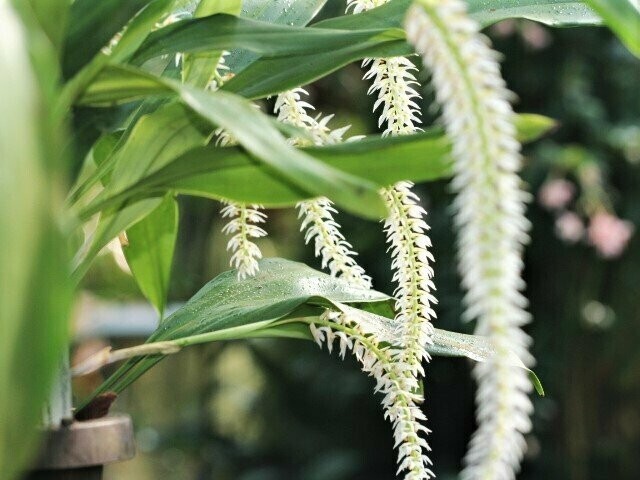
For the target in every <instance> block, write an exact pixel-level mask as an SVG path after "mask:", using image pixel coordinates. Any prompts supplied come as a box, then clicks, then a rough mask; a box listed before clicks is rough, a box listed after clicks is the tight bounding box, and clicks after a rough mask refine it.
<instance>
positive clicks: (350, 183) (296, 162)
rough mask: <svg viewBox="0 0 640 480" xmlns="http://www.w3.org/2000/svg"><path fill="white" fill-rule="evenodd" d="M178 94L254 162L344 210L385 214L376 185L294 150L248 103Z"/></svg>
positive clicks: (375, 215)
mask: <svg viewBox="0 0 640 480" xmlns="http://www.w3.org/2000/svg"><path fill="white" fill-rule="evenodd" d="M179 94H180V97H181V99H182V101H183V102H184V103H185V104H187V105H189V106H190V107H191V108H192V109H193V110H194V111H195V112H197V113H199V114H200V115H202V117H204V118H206V119H208V120H209V121H211V122H212V123H214V124H216V125H219V126H220V127H222V128H224V129H225V130H226V131H227V132H229V133H230V134H231V135H232V136H233V137H234V138H235V139H236V140H237V141H238V143H239V144H240V145H242V146H243V147H244V148H245V149H246V150H247V151H248V152H249V153H251V154H252V155H253V156H254V157H255V158H257V159H259V160H261V161H262V162H263V163H265V164H266V165H269V166H270V167H272V168H273V169H275V170H277V172H278V174H280V175H282V176H283V177H284V178H286V179H287V180H289V181H291V182H292V183H293V184H295V185H297V186H298V187H301V188H303V189H305V190H307V191H309V192H312V193H313V194H315V195H324V196H327V197H329V198H331V199H332V200H333V201H334V202H335V203H336V204H338V205H340V206H341V207H342V208H343V209H344V210H347V211H349V212H351V213H354V214H356V215H360V216H363V217H365V218H371V219H379V218H381V217H384V216H386V207H385V205H384V203H383V201H382V198H381V197H380V195H379V194H378V190H377V186H376V185H375V184H373V183H371V182H368V181H366V180H362V179H360V178H358V177H355V176H353V175H350V174H347V173H345V172H342V171H340V170H337V169H335V168H331V167H328V166H327V165H325V164H324V163H322V162H320V161H319V160H316V159H315V158H313V157H312V156H310V155H308V154H306V153H304V152H302V151H300V150H297V149H295V148H293V147H292V146H290V145H289V144H288V143H287V141H286V139H285V138H284V137H283V136H282V135H281V134H280V132H278V130H277V129H276V128H275V127H274V126H273V125H272V123H271V122H270V121H269V120H268V119H267V117H266V116H265V115H263V114H261V113H260V112H257V111H256V109H255V108H253V106H252V105H251V103H249V102H248V101H246V100H244V99H242V98H240V97H238V96H236V95H233V94H229V93H226V92H213V93H212V94H208V93H207V92H202V91H199V90H195V89H193V88H189V87H187V86H185V87H182V88H181V89H180V91H179Z"/></svg>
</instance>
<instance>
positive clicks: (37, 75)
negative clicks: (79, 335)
mask: <svg viewBox="0 0 640 480" xmlns="http://www.w3.org/2000/svg"><path fill="white" fill-rule="evenodd" d="M24 6H25V5H21V7H24ZM56 6H57V7H59V8H60V10H56V9H55V7H56ZM48 7H50V9H49V10H47V11H48V12H50V13H55V14H58V15H59V18H60V20H61V21H63V20H64V16H65V10H66V5H63V4H61V3H51V4H50V5H48ZM34 8H38V6H37V5H34ZM42 12H43V10H39V13H42ZM32 13H33V12H32ZM43 26H44V27H45V28H47V31H43V30H42V29H41V26H40V24H39V22H32V21H31V19H30V20H28V21H26V22H24V24H23V23H22V22H21V19H20V18H19V16H18V14H17V12H16V11H15V10H14V9H13V8H12V6H11V4H10V2H8V1H6V0H0V32H1V34H0V105H2V111H3V114H2V115H0V245H1V248H0V285H2V288H0V392H2V394H1V395H0V472H2V478H3V479H7V480H13V479H15V478H16V477H17V475H18V474H19V472H20V470H21V469H23V468H24V467H25V465H26V463H27V462H28V461H29V460H30V459H31V457H32V456H33V455H34V454H35V453H36V451H35V447H36V443H35V441H36V439H37V434H38V431H37V429H36V426H37V424H38V422H39V420H40V418H41V412H42V406H43V404H44V402H45V400H46V398H47V397H48V392H49V389H50V387H51V384H52V381H53V377H54V375H55V371H56V370H57V366H58V360H59V358H60V356H61V355H62V352H63V351H64V349H65V347H66V340H67V328H66V325H67V321H68V311H69V304H70V301H69V299H70V292H71V288H70V284H69V282H68V278H67V277H68V272H67V270H66V263H67V259H66V258H65V255H64V253H65V248H64V244H63V242H62V240H61V234H60V232H59V231H58V229H57V221H58V218H56V217H57V212H56V211H55V210H54V208H55V206H56V205H57V204H58V202H59V200H58V199H57V197H56V196H55V192H56V190H57V189H58V188H63V187H62V184H61V183H62V182H61V181H60V177H61V176H62V175H61V174H62V168H64V167H65V165H64V164H63V162H62V161H61V155H59V150H57V149H58V144H59V141H60V139H59V138H57V135H58V134H59V132H58V131H57V130H56V129H55V128H54V125H53V124H52V122H51V118H50V117H49V110H48V108H49V107H50V104H49V101H50V98H51V95H52V93H55V92H54V91H53V90H52V89H53V88H54V87H53V86H52V84H54V83H55V81H56V80H57V77H56V76H52V77H50V78H44V77H43V76H47V75H49V74H50V72H51V70H50V68H51V65H52V64H54V63H55V59H56V51H55V48H54V47H55V45H54V44H53V43H51V42H50V41H49V40H47V41H46V42H44V43H39V42H40V41H41V40H42V39H47V38H49V39H51V37H48V35H53V33H52V30H50V27H51V24H50V22H47V25H43ZM51 40H52V39H51ZM35 43H38V44H35ZM31 62H33V63H31ZM49 89H51V90H49Z"/></svg>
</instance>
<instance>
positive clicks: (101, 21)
mask: <svg viewBox="0 0 640 480" xmlns="http://www.w3.org/2000/svg"><path fill="white" fill-rule="evenodd" d="M147 3H149V0H76V1H75V2H73V3H72V4H71V11H70V14H69V20H68V22H69V28H68V29H67V38H66V42H65V52H64V53H65V55H64V72H65V76H66V77H67V78H69V77H71V76H72V75H73V74H74V73H76V72H77V71H78V70H80V69H81V68H82V67H83V66H84V65H86V64H87V63H89V61H90V60H91V59H92V58H93V57H94V56H95V55H96V54H97V53H98V52H99V51H100V49H101V48H102V47H104V46H105V45H107V44H108V43H109V41H110V40H111V39H112V38H113V36H114V35H115V34H116V33H118V32H119V31H120V30H121V29H122V28H123V27H124V26H125V25H126V24H127V22H128V21H129V20H131V18H132V17H133V16H134V15H135V14H136V13H137V12H138V11H140V10H141V9H142V8H143V7H144V6H145V5H146V4H147Z"/></svg>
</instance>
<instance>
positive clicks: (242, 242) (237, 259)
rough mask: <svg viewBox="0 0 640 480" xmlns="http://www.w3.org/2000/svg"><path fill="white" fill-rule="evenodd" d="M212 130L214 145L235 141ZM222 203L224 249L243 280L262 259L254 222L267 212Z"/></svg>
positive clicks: (219, 70)
mask: <svg viewBox="0 0 640 480" xmlns="http://www.w3.org/2000/svg"><path fill="white" fill-rule="evenodd" d="M228 53H229V52H222V54H221V55H220V59H219V60H218V65H217V66H216V72H215V74H214V80H213V81H212V82H211V83H210V84H209V85H208V88H209V89H210V90H216V89H218V88H219V87H220V86H221V85H222V83H223V82H224V76H223V74H224V72H226V71H228V70H229V67H227V66H226V65H225V56H226V55H228ZM213 133H214V135H216V136H217V137H218V138H217V139H216V146H219V147H227V146H233V145H236V144H237V141H236V139H235V138H234V137H233V135H231V134H230V133H229V132H227V131H226V130H225V129H223V128H218V129H216V130H215V131H214V132H213ZM223 203H224V204H225V206H224V207H223V208H222V210H220V213H221V214H222V218H230V220H229V222H228V223H227V224H226V225H225V226H224V227H222V233H223V234H225V235H232V237H231V238H230V239H229V241H228V242H227V250H230V251H232V252H233V254H232V255H231V259H230V260H229V265H231V266H232V267H234V268H236V269H237V270H238V278H239V279H241V280H243V279H245V278H247V277H252V276H254V275H255V274H256V273H258V270H259V265H258V260H260V259H261V258H262V252H261V251H260V248H259V247H258V245H256V244H255V243H254V242H253V240H252V239H256V238H261V237H266V236H267V232H266V231H265V230H264V229H263V228H262V227H259V226H258V225H256V224H257V223H264V222H265V221H266V219H267V215H266V214H265V213H264V212H262V211H261V210H262V206H260V205H244V204H242V203H235V202H223Z"/></svg>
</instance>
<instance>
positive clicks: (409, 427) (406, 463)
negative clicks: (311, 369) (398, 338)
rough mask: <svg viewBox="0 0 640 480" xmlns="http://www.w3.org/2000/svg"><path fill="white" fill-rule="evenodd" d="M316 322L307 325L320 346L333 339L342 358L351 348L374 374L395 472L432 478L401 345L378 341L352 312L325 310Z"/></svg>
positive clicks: (415, 479)
mask: <svg viewBox="0 0 640 480" xmlns="http://www.w3.org/2000/svg"><path fill="white" fill-rule="evenodd" d="M317 324H318V325H316V324H311V325H310V329H311V333H312V335H313V338H314V339H315V341H316V342H317V343H318V345H319V346H320V347H322V345H323V344H326V346H327V349H328V350H329V352H331V351H332V349H333V343H334V341H335V340H336V339H337V340H338V343H339V348H340V352H339V354H340V356H341V357H342V358H344V356H345V354H346V352H347V350H351V351H353V354H354V355H355V357H356V358H357V360H358V361H359V362H360V363H361V365H362V370H363V371H364V372H366V373H368V374H369V375H370V376H372V377H374V378H375V380H376V387H375V391H376V392H380V393H382V394H383V395H384V397H383V400H382V406H383V408H384V411H385V418H387V419H388V420H389V421H390V422H391V423H392V424H393V429H394V440H395V446H396V447H397V448H398V464H399V467H398V473H400V472H406V473H405V479H406V480H428V479H430V478H433V477H434V474H433V472H432V471H431V470H430V468H429V467H430V466H431V460H430V459H429V457H427V455H426V452H428V451H429V450H430V449H429V445H428V444H427V442H426V440H425V439H424V436H425V435H427V434H428V433H429V430H428V429H427V428H426V427H425V426H424V422H425V421H426V417H425V415H424V413H423V412H422V410H421V409H420V406H419V404H420V403H421V402H422V400H423V397H422V395H420V394H419V393H417V390H418V389H417V387H418V381H417V379H416V378H415V377H414V376H412V375H409V376H407V375H406V371H405V365H404V364H403V363H402V362H400V361H399V360H398V352H399V351H401V349H398V348H396V347H394V346H392V345H384V346H383V345H381V344H380V343H379V342H378V340H377V339H376V338H375V336H373V335H371V334H369V333H366V332H365V331H364V330H363V329H362V328H361V327H360V325H359V322H358V319H357V318H355V317H354V316H353V315H347V314H345V313H342V312H334V311H330V310H327V311H325V313H324V314H323V315H321V316H320V318H319V320H318V322H317Z"/></svg>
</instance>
